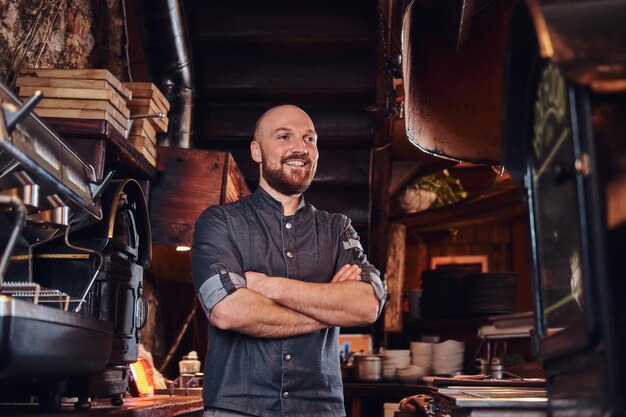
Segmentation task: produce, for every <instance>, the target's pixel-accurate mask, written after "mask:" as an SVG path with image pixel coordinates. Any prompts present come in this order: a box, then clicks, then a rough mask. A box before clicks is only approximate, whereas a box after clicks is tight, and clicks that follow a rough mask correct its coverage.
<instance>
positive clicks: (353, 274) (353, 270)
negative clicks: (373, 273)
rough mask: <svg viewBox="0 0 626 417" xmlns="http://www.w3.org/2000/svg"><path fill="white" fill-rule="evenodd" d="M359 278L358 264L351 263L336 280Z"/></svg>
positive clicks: (359, 269)
mask: <svg viewBox="0 0 626 417" xmlns="http://www.w3.org/2000/svg"><path fill="white" fill-rule="evenodd" d="M360 279H361V268H360V267H359V266H358V265H352V266H351V267H350V268H349V269H348V270H347V271H345V273H344V274H343V275H342V276H341V278H340V279H339V280H338V281H337V282H342V281H357V280H360Z"/></svg>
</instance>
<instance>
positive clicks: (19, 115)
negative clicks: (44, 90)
mask: <svg viewBox="0 0 626 417" xmlns="http://www.w3.org/2000/svg"><path fill="white" fill-rule="evenodd" d="M42 98H43V94H41V91H39V90H37V91H35V94H33V95H32V97H31V98H29V99H28V101H27V102H26V103H25V104H24V105H23V106H22V107H20V108H18V109H16V110H15V111H10V112H6V111H5V115H6V116H5V118H6V128H7V132H9V133H11V132H12V131H13V129H15V126H17V124H18V123H19V122H20V120H22V119H23V118H24V117H26V116H27V115H28V114H29V113H30V112H31V111H32V110H33V109H34V108H35V106H36V105H37V103H39V100H41V99H42Z"/></svg>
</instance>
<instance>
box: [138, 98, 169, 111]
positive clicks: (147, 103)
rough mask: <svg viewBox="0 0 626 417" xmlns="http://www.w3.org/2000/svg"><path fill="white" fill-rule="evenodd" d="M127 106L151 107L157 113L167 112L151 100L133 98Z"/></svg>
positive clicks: (159, 104)
mask: <svg viewBox="0 0 626 417" xmlns="http://www.w3.org/2000/svg"><path fill="white" fill-rule="evenodd" d="M128 105H129V106H131V107H146V108H150V107H153V108H155V109H156V110H157V111H159V112H163V113H167V110H168V109H166V108H165V107H163V105H162V104H161V103H159V102H158V101H156V100H154V99H152V98H142V97H139V98H134V99H132V100H130V101H129V102H128Z"/></svg>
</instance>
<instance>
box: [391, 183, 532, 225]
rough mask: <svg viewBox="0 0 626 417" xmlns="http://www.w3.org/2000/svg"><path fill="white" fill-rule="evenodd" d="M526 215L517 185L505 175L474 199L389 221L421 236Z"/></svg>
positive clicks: (524, 205)
mask: <svg viewBox="0 0 626 417" xmlns="http://www.w3.org/2000/svg"><path fill="white" fill-rule="evenodd" d="M526 213H527V207H526V204H525V203H524V199H523V194H522V190H521V188H520V186H519V185H518V183H517V182H515V181H514V180H513V179H511V178H510V177H509V176H508V175H505V176H503V177H497V178H496V180H495V181H494V182H493V184H492V185H491V187H489V188H488V189H487V190H486V191H484V192H482V193H481V194H478V195H476V196H474V197H470V198H468V199H466V200H463V201H459V202H457V203H454V204H450V205H448V206H444V207H440V208H436V209H429V210H425V211H421V212H417V213H412V214H405V215H397V216H393V217H391V219H390V221H391V222H394V223H401V224H404V225H406V226H407V227H409V228H411V230H413V231H415V232H418V233H419V232H422V233H424V232H434V231H440V230H446V229H449V228H459V227H465V226H469V225H473V224H480V223H484V222H486V221H490V220H495V219H498V218H505V217H517V216H523V215H525V214H526Z"/></svg>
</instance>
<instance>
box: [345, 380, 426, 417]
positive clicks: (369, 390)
mask: <svg viewBox="0 0 626 417" xmlns="http://www.w3.org/2000/svg"><path fill="white" fill-rule="evenodd" d="M436 391H437V390H436V389H435V388H432V387H428V386H425V385H413V384H400V383H386V382H344V384H343V393H344V397H345V400H346V406H347V411H348V416H350V417H366V416H368V415H370V414H373V415H382V414H381V413H379V412H378V409H380V410H381V412H382V407H383V403H386V402H390V403H391V402H393V403H397V402H399V401H400V400H401V399H403V398H405V397H409V396H411V395H416V394H432V393H434V392H436Z"/></svg>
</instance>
